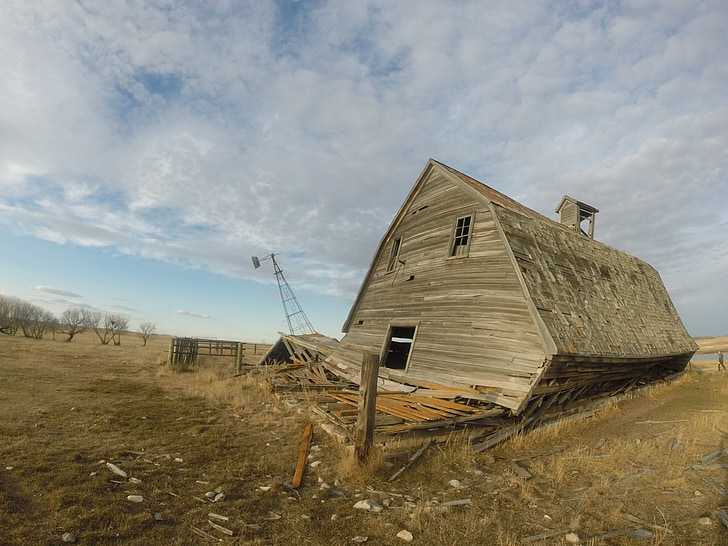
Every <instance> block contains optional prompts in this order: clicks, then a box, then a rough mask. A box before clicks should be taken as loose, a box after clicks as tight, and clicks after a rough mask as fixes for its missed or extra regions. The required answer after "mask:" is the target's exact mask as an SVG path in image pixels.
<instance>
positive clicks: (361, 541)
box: [351, 537, 369, 544]
mask: <svg viewBox="0 0 728 546" xmlns="http://www.w3.org/2000/svg"><path fill="white" fill-rule="evenodd" d="M367 540H369V537H354V538H352V539H351V541H352V542H356V543H357V544H363V543H364V542H366V541H367Z"/></svg>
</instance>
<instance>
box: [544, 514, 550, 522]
mask: <svg viewBox="0 0 728 546" xmlns="http://www.w3.org/2000/svg"><path fill="white" fill-rule="evenodd" d="M543 519H545V520H546V521H551V516H549V515H548V514H544V515H543Z"/></svg>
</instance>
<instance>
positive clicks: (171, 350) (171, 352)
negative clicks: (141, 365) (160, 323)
mask: <svg viewBox="0 0 728 546" xmlns="http://www.w3.org/2000/svg"><path fill="white" fill-rule="evenodd" d="M173 360H174V338H172V339H170V340H169V354H168V355H167V364H169V365H170V366H171V365H172V362H173Z"/></svg>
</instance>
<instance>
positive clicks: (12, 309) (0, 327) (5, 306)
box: [0, 296, 20, 336]
mask: <svg viewBox="0 0 728 546" xmlns="http://www.w3.org/2000/svg"><path fill="white" fill-rule="evenodd" d="M18 303H20V300H18V299H16V298H10V297H7V296H0V334H5V335H8V336H14V335H15V334H16V333H17V332H18V327H19V324H18V317H17V307H18Z"/></svg>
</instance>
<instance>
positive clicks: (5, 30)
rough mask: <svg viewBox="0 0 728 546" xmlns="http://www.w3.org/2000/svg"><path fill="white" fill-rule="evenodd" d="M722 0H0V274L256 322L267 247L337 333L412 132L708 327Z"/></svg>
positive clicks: (727, 147) (132, 302)
mask: <svg viewBox="0 0 728 546" xmlns="http://www.w3.org/2000/svg"><path fill="white" fill-rule="evenodd" d="M726 28H728V5H727V4H726V3H725V2H723V1H721V0H716V1H714V2H697V1H685V2H677V1H675V2H669V1H660V2H654V3H651V2H649V1H640V2H634V5H633V3H631V2H605V3H601V2H586V1H573V2H561V3H554V2H543V3H540V2H535V1H528V2H518V1H516V2H514V1H512V0H508V1H505V2H502V3H499V2H495V1H493V2H454V3H447V2H426V1H417V2H414V1H412V2H407V1H402V2H388V1H383V2H323V1H322V2H303V1H301V2H289V1H280V2H259V1H253V2H249V3H247V2H242V1H228V2H225V1H218V2H172V1H167V0H160V1H149V2H141V1H128V2H121V1H119V2H108V1H98V2H96V1H93V0H77V1H76V2H71V1H61V0H58V1H34V2H26V1H25V0H17V1H14V0H5V1H4V2H3V3H2V5H1V6H0V73H2V75H3V77H2V78H0V228H1V229H2V232H3V237H2V238H1V239H0V256H2V261H1V263H2V265H1V266H0V291H1V292H3V293H8V294H14V295H18V296H22V297H27V298H30V299H33V300H34V301H36V302H38V303H42V304H44V305H46V306H48V307H49V308H51V309H53V310H62V309H63V308H64V307H65V306H68V305H71V304H82V305H91V306H95V307H99V308H103V309H110V310H116V311H119V312H125V313H127V314H128V315H129V316H130V317H131V318H132V324H134V323H135V322H138V321H139V320H142V319H149V320H152V321H154V322H156V323H157V324H158V326H159V328H160V330H163V331H168V332H177V333H186V334H198V335H216V336H218V337H236V338H248V339H269V338H271V337H272V336H273V335H274V333H275V331H277V330H280V329H282V328H283V326H284V321H283V317H282V313H281V311H280V303H279V301H278V300H277V292H276V290H275V287H274V286H273V285H271V284H270V280H271V278H272V274H271V271H270V270H269V269H265V270H258V271H253V270H252V267H251V266H250V261H249V256H250V255H252V254H265V253H266V252H271V251H275V252H278V253H279V254H280V259H281V263H282V265H283V267H284V268H285V270H286V272H287V273H288V275H289V278H290V280H291V281H292V284H293V285H294V287H295V288H296V289H297V290H298V292H299V297H300V299H301V300H302V303H303V304H304V306H305V307H306V309H307V310H308V311H309V314H310V315H311V319H312V321H313V323H314V325H316V326H318V327H319V329H320V330H322V331H324V332H325V333H329V334H337V333H338V331H339V327H340V326H341V323H342V322H343V320H344V318H345V315H346V311H347V309H348V307H349V305H350V304H351V302H352V300H353V296H354V293H355V291H356V289H357V287H358V285H359V283H360V281H361V279H362V277H363V275H364V271H365V269H366V267H367V265H368V262H369V259H370V257H371V253H372V251H373V250H374V248H375V246H376V243H377V242H378V240H379V238H380V237H381V235H382V234H383V232H384V230H385V229H386V227H387V225H388V223H389V221H390V219H391V217H392V215H393V214H394V212H395V211H396V209H397V208H398V206H399V205H400V203H401V201H402V199H403V198H404V196H405V195H406V193H407V191H408V189H409V187H410V185H411V184H412V182H413V181H414V179H415V178H416V176H417V174H418V173H419V171H420V170H421V168H422V167H423V165H424V163H425V161H426V160H427V158H428V157H434V158H436V159H439V160H440V161H443V162H445V163H448V164H450V165H452V166H454V167H456V168H458V169H460V170H462V171H465V172H467V173H468V174H471V175H472V176H475V177H476V178H478V179H480V180H483V181H486V182H488V183H489V184H490V185H492V186H493V187H495V188H496V189H499V190H501V191H504V192H506V193H508V194H510V195H512V196H514V197H516V198H517V199H519V200H521V201H522V202H524V203H525V204H527V205H528V206H530V207H532V208H535V209H537V210H539V211H541V212H544V213H546V214H553V208H554V206H555V205H556V204H557V203H558V201H559V198H560V196H561V195H562V194H563V193H569V194H571V195H574V196H576V197H578V198H580V199H582V200H584V201H587V202H589V203H592V204H594V205H595V206H597V207H598V208H599V209H600V210H601V211H602V212H601V213H600V215H599V219H598V222H597V238H599V239H601V240H603V241H605V242H607V243H609V244H611V245H613V246H616V247H618V248H622V249H624V250H627V251H629V252H631V253H633V254H636V255H638V256H640V257H642V258H644V259H645V260H647V261H649V262H650V263H652V264H653V265H654V266H655V267H657V268H658V270H659V271H660V272H661V274H662V276H663V278H664V280H665V282H666V284H667V285H668V288H669V289H670V291H671V293H672V295H673V299H674V301H675V303H676V305H677V306H678V308H679V310H680V311H681V313H682V316H683V318H684V320H685V322H686V325H687V326H688V329H689V330H690V332H691V333H693V334H695V335H699V334H706V335H707V334H718V333H723V334H725V333H728V290H726V286H727V285H728V63H726V61H725V59H727V58H728V38H726Z"/></svg>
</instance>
